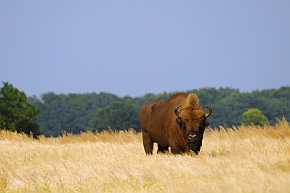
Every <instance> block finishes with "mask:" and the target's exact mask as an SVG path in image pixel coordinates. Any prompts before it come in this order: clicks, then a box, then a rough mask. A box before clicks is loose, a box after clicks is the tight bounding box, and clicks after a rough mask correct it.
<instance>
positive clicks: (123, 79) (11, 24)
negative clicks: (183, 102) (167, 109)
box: [0, 0, 290, 97]
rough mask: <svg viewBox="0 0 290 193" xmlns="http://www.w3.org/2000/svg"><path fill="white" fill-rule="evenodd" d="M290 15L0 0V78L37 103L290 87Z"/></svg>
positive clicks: (266, 10) (289, 4)
mask: <svg viewBox="0 0 290 193" xmlns="http://www.w3.org/2000/svg"><path fill="white" fill-rule="evenodd" d="M289 9H290V1H288V0H285V1H280V0H277V1H250V0H243V1H230V0H228V1H201V0H198V1H195V0H188V1H170V0H164V1H162V0H161V1H138V0H137V1H136V0H134V1H129V0H128V1H120V0H118V1H111V0H106V1H75V0H63V1H54V0H50V1H38V0H33V1H32V0H27V1H4V0H0V77H1V78H0V81H1V82H2V81H5V82H6V81H7V82H9V83H11V84H13V86H14V87H16V88H18V89H19V90H21V91H24V92H25V93H26V94H27V95H28V96H31V95H36V96H37V97H39V96H40V95H41V94H43V93H46V92H55V93H57V94H60V93H64V94H68V93H90V92H96V93H99V92H109V93H113V94H116V95H118V96H124V95H129V96H132V97H136V96H143V95H144V94H146V93H155V94H157V93H162V92H164V91H166V92H173V91H186V90H190V89H199V88H204V87H216V88H219V87H231V88H237V89H239V90H240V91H242V92H251V91H252V90H256V89H258V90H262V89H271V88H279V87H281V86H287V85H288V86H289V85H290V12H289ZM1 87H2V83H1Z"/></svg>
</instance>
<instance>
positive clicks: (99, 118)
mask: <svg viewBox="0 0 290 193" xmlns="http://www.w3.org/2000/svg"><path fill="white" fill-rule="evenodd" d="M108 127H110V128H111V129H112V130H124V129H129V128H134V129H135V130H137V131H140V125H139V118H138V110H137V108H136V107H135V106H134V105H133V104H129V103H125V102H119V101H118V102H113V103H112V104H110V105H109V106H107V107H105V108H99V109H97V110H96V113H95V117H94V119H92V120H91V123H90V129H89V130H91V131H98V132H101V131H103V130H106V129H108Z"/></svg>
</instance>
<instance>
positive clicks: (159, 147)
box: [157, 144, 169, 153]
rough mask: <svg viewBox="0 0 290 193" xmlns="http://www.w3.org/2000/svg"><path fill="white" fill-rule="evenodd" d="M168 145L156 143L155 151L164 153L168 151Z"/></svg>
mask: <svg viewBox="0 0 290 193" xmlns="http://www.w3.org/2000/svg"><path fill="white" fill-rule="evenodd" d="M168 148H169V146H161V145H159V144H158V150H157V153H166V152H168V151H169V149H168Z"/></svg>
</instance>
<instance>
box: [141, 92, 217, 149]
mask: <svg viewBox="0 0 290 193" xmlns="http://www.w3.org/2000/svg"><path fill="white" fill-rule="evenodd" d="M205 107H206V108H208V110H209V112H208V113H207V114H206V113H205V110H204V109H203V108H201V107H200V106H199V99H198V97H197V95H196V94H186V93H176V94H174V95H172V96H171V97H170V98H169V99H168V100H155V101H152V102H148V103H146V104H145V105H143V106H142V107H141V109H140V113H139V118H140V124H141V128H142V137H143V145H144V149H145V152H146V154H152V151H153V143H154V142H155V143H157V144H158V150H157V153H165V152H167V151H168V150H169V149H168V148H169V147H170V149H171V152H172V153H173V154H182V153H189V152H190V150H192V151H194V152H195V153H196V154H198V152H199V151H200V147H201V146H202V138H203V133H204V130H205V127H206V126H208V125H209V122H208V120H207V117H209V116H210V115H211V113H212V109H211V108H209V107H207V106H205Z"/></svg>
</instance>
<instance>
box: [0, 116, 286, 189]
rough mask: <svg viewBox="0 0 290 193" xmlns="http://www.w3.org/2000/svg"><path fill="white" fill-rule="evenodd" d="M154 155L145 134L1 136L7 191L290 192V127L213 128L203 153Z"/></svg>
mask: <svg viewBox="0 0 290 193" xmlns="http://www.w3.org/2000/svg"><path fill="white" fill-rule="evenodd" d="M156 150H157V148H156V146H155V149H154V154H153V155H151V156H146V155H145V153H144V150H143V145H142V137H141V134H140V133H135V132H133V131H132V130H129V131H126V132H124V131H120V132H103V133H99V134H94V133H82V134H80V135H71V134H64V135H63V136H61V137H58V138H45V137H40V139H39V140H34V139H32V138H30V137H28V136H26V135H23V134H17V133H13V132H8V131H5V130H0V192H24V193H26V192H29V193H30V192H152V193H153V192H172V193H176V192H177V193H178V192H182V193H184V192H273V193H276V192H290V127H289V123H288V122H287V121H286V120H284V119H283V120H277V123H276V125H274V126H265V127H264V128H263V129H262V128H259V127H255V126H240V127H238V128H236V127H233V128H230V129H227V130H225V129H224V128H223V127H220V131H217V130H214V131H212V130H207V131H205V134H204V141H203V147H202V149H201V152H200V154H199V155H172V154H164V155H159V154H156Z"/></svg>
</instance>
